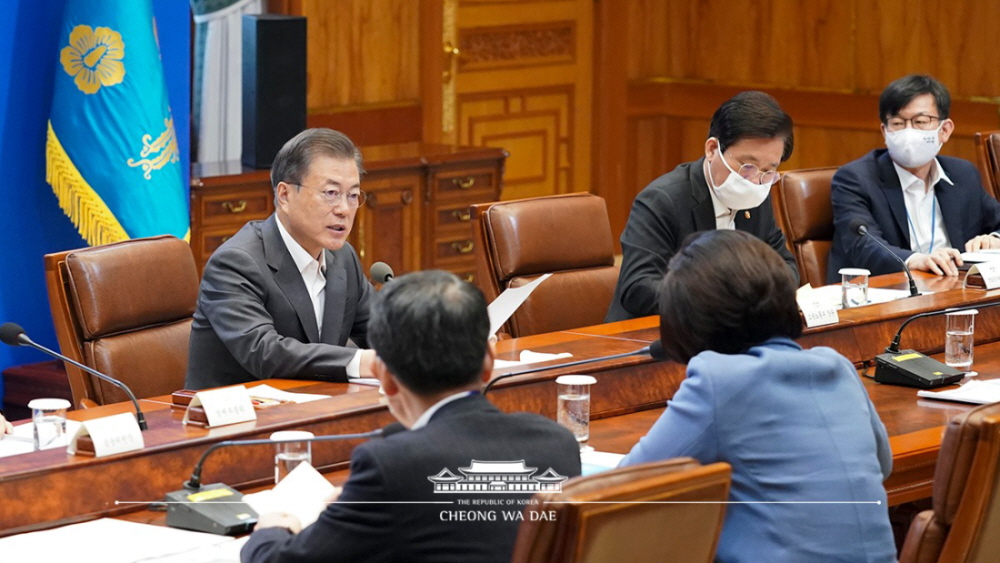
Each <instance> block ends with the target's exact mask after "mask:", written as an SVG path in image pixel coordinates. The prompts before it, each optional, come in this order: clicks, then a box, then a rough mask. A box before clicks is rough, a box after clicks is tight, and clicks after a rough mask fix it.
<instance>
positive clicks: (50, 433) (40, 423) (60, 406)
mask: <svg viewBox="0 0 1000 563" xmlns="http://www.w3.org/2000/svg"><path fill="white" fill-rule="evenodd" d="M69 407H70V404H69V401H67V400H66V399H33V400H32V401H31V402H29V403H28V408H29V409H31V423H32V426H33V427H34V443H35V450H47V449H49V448H57V447H59V446H65V445H67V444H68V443H69V440H68V436H66V411H68V410H69Z"/></svg>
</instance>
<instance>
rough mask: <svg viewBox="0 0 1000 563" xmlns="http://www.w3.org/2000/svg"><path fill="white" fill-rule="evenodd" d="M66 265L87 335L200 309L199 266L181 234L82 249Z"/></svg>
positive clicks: (100, 334) (73, 302)
mask: <svg viewBox="0 0 1000 563" xmlns="http://www.w3.org/2000/svg"><path fill="white" fill-rule="evenodd" d="M65 269H66V279H67V283H68V285H69V292H70V301H71V306H72V307H74V308H75V310H76V314H77V316H78V318H79V320H80V325H81V330H82V332H83V335H82V337H83V339H84V340H92V339H95V338H100V337H103V336H108V335H111V334H118V333H122V332H128V331H130V330H133V329H136V328H142V327H145V326H151V325H159V324H163V323H166V322H172V321H176V320H179V319H183V318H185V317H190V316H191V315H193V314H194V307H195V302H196V301H197V299H198V271H197V268H196V267H195V263H194V256H193V255H192V253H191V247H190V246H189V245H188V243H186V242H184V241H182V240H180V239H177V238H175V237H170V236H165V237H155V238H149V239H135V240H129V241H123V242H119V243H114V244H109V245H104V246H98V247H94V248H87V249H83V250H79V251H76V252H73V253H70V254H68V255H67V256H66V264H65Z"/></svg>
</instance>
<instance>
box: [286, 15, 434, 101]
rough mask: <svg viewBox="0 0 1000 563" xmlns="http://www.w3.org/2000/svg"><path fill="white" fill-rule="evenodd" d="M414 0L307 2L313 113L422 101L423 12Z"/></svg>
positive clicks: (310, 92) (310, 95) (310, 90)
mask: <svg viewBox="0 0 1000 563" xmlns="http://www.w3.org/2000/svg"><path fill="white" fill-rule="evenodd" d="M419 8H420V6H419V2H414V1H413V0H336V2H329V1H328V0H303V2H302V14H303V15H304V16H306V17H307V18H308V20H309V24H308V25H309V28H308V43H307V48H308V50H309V62H308V76H309V86H308V101H307V103H308V105H309V110H310V111H312V112H324V111H329V110H330V109H333V108H341V107H344V106H359V105H369V104H387V103H388V104H391V103H395V102H402V101H416V100H418V99H419V98H420V49H419V46H420V25H419V22H420V17H419V16H420V14H419Z"/></svg>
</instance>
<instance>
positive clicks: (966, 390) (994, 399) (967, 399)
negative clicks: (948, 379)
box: [917, 379, 1000, 405]
mask: <svg viewBox="0 0 1000 563" xmlns="http://www.w3.org/2000/svg"><path fill="white" fill-rule="evenodd" d="M917 396H918V397H924V398H925V399H939V400H942V401H957V402H959V403H972V404H975V405H987V404H990V403H1000V379H985V380H975V379H974V380H972V381H967V382H966V383H964V384H962V385H961V386H960V387H959V388H958V389H948V390H945V391H927V390H925V389H921V390H920V391H917Z"/></svg>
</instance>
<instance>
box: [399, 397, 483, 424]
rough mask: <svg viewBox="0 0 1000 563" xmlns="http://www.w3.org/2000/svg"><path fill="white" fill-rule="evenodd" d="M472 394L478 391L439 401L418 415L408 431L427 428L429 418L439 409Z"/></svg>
mask: <svg viewBox="0 0 1000 563" xmlns="http://www.w3.org/2000/svg"><path fill="white" fill-rule="evenodd" d="M473 393H478V391H461V392H459V393H455V394H454V395H448V396H447V397H445V398H444V399H441V400H440V401H438V402H436V403H434V406H432V407H431V408H429V409H427V410H425V411H424V413H423V414H421V415H420V418H418V419H417V420H416V422H414V423H413V426H411V427H410V430H416V429H418V428H423V427H424V426H427V423H428V422H430V421H431V417H432V416H434V413H436V412H437V411H438V410H439V409H440V408H441V407H443V406H445V405H447V404H448V403H450V402H452V401H457V400H459V399H464V398H466V397H468V396H469V395H472V394H473Z"/></svg>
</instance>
